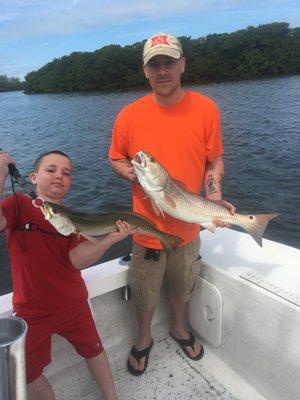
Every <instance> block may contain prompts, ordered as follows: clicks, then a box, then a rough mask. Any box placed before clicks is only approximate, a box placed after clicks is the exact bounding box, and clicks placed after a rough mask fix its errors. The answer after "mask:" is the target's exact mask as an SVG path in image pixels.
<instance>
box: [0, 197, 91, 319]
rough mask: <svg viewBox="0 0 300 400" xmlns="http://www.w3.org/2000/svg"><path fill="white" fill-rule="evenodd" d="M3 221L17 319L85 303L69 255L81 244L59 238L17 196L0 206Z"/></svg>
mask: <svg viewBox="0 0 300 400" xmlns="http://www.w3.org/2000/svg"><path fill="white" fill-rule="evenodd" d="M1 205H2V210H3V215H4V216H5V218H6V220H7V234H8V238H7V244H8V251H9V257H10V265H11V270H12V283H13V308H14V311H16V312H17V313H18V315H24V316H42V315H50V314H53V313H56V312H58V311H64V310H68V309H70V308H73V307H77V306H79V304H81V303H82V302H86V300H87V297H88V292H87V288H86V285H85V282H84V280H83V278H82V277H81V272H80V270H78V269H76V268H75V267H74V266H73V265H72V263H71V261H70V260H69V251H70V250H71V249H72V248H74V247H76V246H77V244H78V243H79V242H80V241H81V240H80V239H79V238H78V236H77V235H71V236H63V235H61V234H60V233H59V232H57V231H56V229H55V228H54V227H53V226H52V225H51V224H50V223H49V222H48V221H46V220H45V218H44V215H43V213H42V211H41V210H40V209H39V208H36V207H34V206H33V205H32V202H31V199H30V198H29V197H27V196H24V195H22V194H20V193H18V194H16V195H14V196H11V197H8V198H6V199H4V200H3V201H2V203H1Z"/></svg>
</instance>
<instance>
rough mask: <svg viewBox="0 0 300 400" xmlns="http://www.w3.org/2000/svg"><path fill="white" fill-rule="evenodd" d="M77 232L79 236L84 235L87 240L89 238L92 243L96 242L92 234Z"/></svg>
mask: <svg viewBox="0 0 300 400" xmlns="http://www.w3.org/2000/svg"><path fill="white" fill-rule="evenodd" d="M79 234H80V235H81V236H83V237H85V238H86V239H87V240H89V241H90V242H92V243H96V242H97V240H96V239H95V238H94V237H93V236H90V235H87V234H85V233H82V232H79Z"/></svg>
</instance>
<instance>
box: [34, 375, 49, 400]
mask: <svg viewBox="0 0 300 400" xmlns="http://www.w3.org/2000/svg"><path fill="white" fill-rule="evenodd" d="M27 393H28V399H29V400H55V396H54V392H53V390H52V387H51V385H50V383H49V382H48V380H47V379H46V378H45V377H44V375H41V376H39V377H38V378H37V379H36V380H34V381H33V382H31V383H29V385H27Z"/></svg>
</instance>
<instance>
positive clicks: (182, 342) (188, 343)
mask: <svg viewBox="0 0 300 400" xmlns="http://www.w3.org/2000/svg"><path fill="white" fill-rule="evenodd" d="M169 334H170V336H171V338H172V339H174V340H175V342H177V343H178V344H179V346H180V347H181V349H182V350H183V351H184V354H185V355H186V356H188V358H190V359H191V360H194V361H197V360H200V358H202V357H203V354H204V348H203V346H202V344H201V350H200V353H199V354H198V355H197V356H196V357H192V356H191V355H190V353H189V352H188V351H187V349H186V348H187V347H191V348H192V349H193V350H194V344H195V340H196V339H195V336H194V335H193V334H192V332H189V335H190V337H189V338H188V339H177V338H176V337H175V336H173V335H171V332H169Z"/></svg>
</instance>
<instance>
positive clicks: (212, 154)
mask: <svg viewBox="0 0 300 400" xmlns="http://www.w3.org/2000/svg"><path fill="white" fill-rule="evenodd" d="M222 154H223V144H222V134H221V115H220V111H219V110H218V108H217V106H216V105H214V106H213V110H212V118H211V124H210V129H209V132H208V135H207V140H206V158H207V160H208V161H212V160H214V159H215V158H216V157H218V156H221V155H222Z"/></svg>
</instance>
